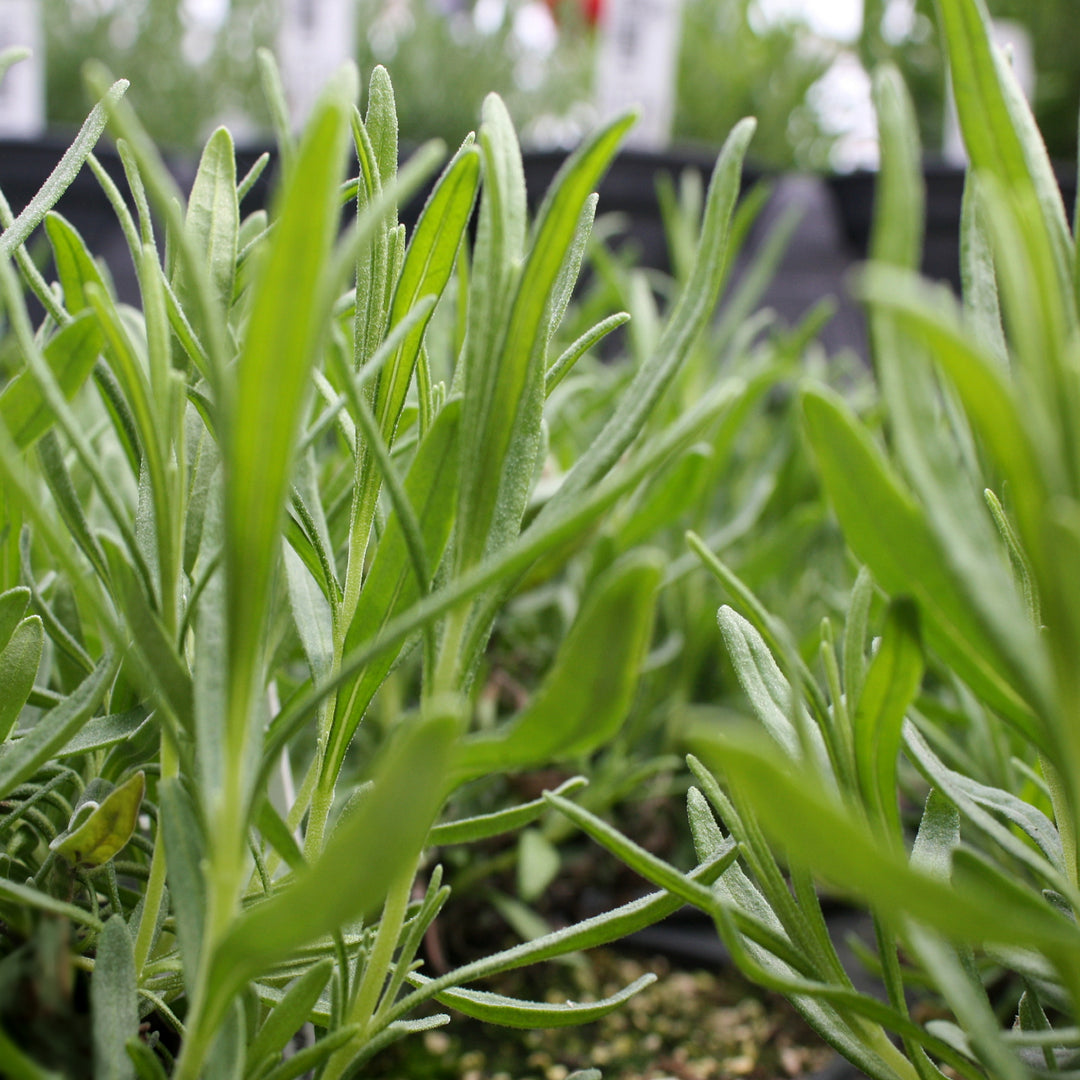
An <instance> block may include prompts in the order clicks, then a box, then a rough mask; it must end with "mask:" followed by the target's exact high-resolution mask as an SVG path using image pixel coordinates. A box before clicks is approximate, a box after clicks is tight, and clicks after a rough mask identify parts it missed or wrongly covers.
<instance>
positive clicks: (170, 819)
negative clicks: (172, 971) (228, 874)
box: [158, 778, 206, 994]
mask: <svg viewBox="0 0 1080 1080" xmlns="http://www.w3.org/2000/svg"><path fill="white" fill-rule="evenodd" d="M158 843H164V845H165V858H166V865H167V867H168V881H169V900H170V904H171V907H172V913H173V916H174V918H175V920H176V936H177V939H178V940H179V942H180V955H181V958H182V959H183V961H184V964H183V974H184V985H185V986H186V987H187V991H188V993H189V994H190V993H193V992H194V989H195V987H196V985H197V984H198V977H199V964H200V962H201V954H202V938H203V919H204V918H205V914H206V883H205V880H204V878H203V866H202V864H203V859H204V858H205V843H204V841H203V833H202V826H201V825H200V824H199V821H198V818H197V816H196V814H195V808H194V806H193V805H192V803H191V798H190V796H189V795H188V793H187V791H186V790H185V789H184V787H183V785H182V784H181V782H180V781H179V780H177V779H174V778H167V779H164V780H162V781H161V783H160V785H159V787H158Z"/></svg>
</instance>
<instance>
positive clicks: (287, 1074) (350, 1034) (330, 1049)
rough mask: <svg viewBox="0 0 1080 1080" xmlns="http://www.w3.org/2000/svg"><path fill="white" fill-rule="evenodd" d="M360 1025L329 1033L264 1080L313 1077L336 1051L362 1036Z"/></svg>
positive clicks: (296, 1054) (267, 1075)
mask: <svg viewBox="0 0 1080 1080" xmlns="http://www.w3.org/2000/svg"><path fill="white" fill-rule="evenodd" d="M360 1031H361V1028H360V1025H359V1024H346V1025H345V1026H344V1027H340V1028H336V1029H335V1030H334V1031H330V1032H327V1034H325V1035H324V1036H323V1037H322V1038H321V1039H319V1041H318V1042H317V1043H316V1044H315V1045H314V1046H308V1047H306V1048H305V1049H303V1050H298V1051H297V1052H296V1053H295V1054H293V1056H292V1057H290V1058H288V1059H287V1060H285V1061H283V1062H282V1063H281V1064H280V1065H278V1066H277V1068H276V1069H273V1070H271V1071H270V1072H268V1073H267V1074H266V1076H265V1077H264V1078H263V1080H296V1077H298V1076H313V1075H315V1070H316V1069H317V1068H318V1067H319V1066H320V1065H321V1064H322V1063H323V1062H324V1061H325V1060H326V1059H327V1058H328V1057H330V1055H331V1054H333V1053H334V1052H335V1051H337V1050H340V1049H341V1048H342V1047H343V1046H346V1045H348V1044H349V1043H350V1042H351V1041H352V1040H353V1039H355V1038H356V1037H357V1035H359V1034H360Z"/></svg>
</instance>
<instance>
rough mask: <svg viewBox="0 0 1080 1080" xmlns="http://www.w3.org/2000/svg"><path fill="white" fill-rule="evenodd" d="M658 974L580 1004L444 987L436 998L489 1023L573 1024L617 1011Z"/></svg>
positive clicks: (419, 979)
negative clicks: (540, 1000)
mask: <svg viewBox="0 0 1080 1080" xmlns="http://www.w3.org/2000/svg"><path fill="white" fill-rule="evenodd" d="M409 981H410V982H412V983H413V984H414V985H416V986H423V985H424V984H425V982H427V981H428V980H427V979H426V978H425V976H423V975H420V974H418V973H415V972H414V973H413V974H412V975H410V976H409ZM655 981H656V976H655V975H653V974H652V973H651V972H650V973H649V974H647V975H642V976H641V977H640V978H637V979H635V980H634V981H633V982H632V983H630V985H629V986H625V987H623V989H622V990H620V991H618V993H615V994H612V995H611V996H610V997H606V998H601V999H600V1000H599V1001H590V1002H587V1003H583V1004H578V1003H577V1002H573V1001H566V1002H562V1003H554V1004H553V1003H550V1002H539V1001H521V1000H520V999H518V998H511V997H506V996H505V995H503V994H493V993H490V992H489V991H487V990H443V991H441V992H440V993H438V994H436V995H435V1000H436V1001H438V1002H439V1003H440V1004H442V1005H448V1006H450V1007H451V1008H453V1009H457V1010H458V1012H462V1013H464V1014H465V1015H466V1016H471V1017H472V1018H473V1019H474V1020H483V1021H484V1023H487V1024H500V1025H502V1026H504V1027H513V1028H556V1027H570V1026H572V1025H575V1024H588V1023H592V1022H593V1021H594V1020H599V1019H600V1018H601V1017H604V1016H607V1015H608V1013H610V1012H614V1011H615V1010H616V1009H617V1008H619V1007H620V1006H621V1005H623V1004H625V1003H626V1002H627V1001H629V1000H630V998H632V997H633V996H634V994H636V993H638V992H639V991H641V990H644V989H645V987H646V986H650V985H652V983H654V982H655Z"/></svg>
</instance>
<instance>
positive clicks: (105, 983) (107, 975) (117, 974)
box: [90, 915, 139, 1080]
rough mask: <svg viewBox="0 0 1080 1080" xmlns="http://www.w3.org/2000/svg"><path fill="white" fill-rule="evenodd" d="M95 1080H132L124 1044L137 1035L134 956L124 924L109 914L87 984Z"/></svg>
mask: <svg viewBox="0 0 1080 1080" xmlns="http://www.w3.org/2000/svg"><path fill="white" fill-rule="evenodd" d="M90 1010H91V1016H92V1019H93V1025H94V1077H95V1080H134V1077H135V1066H134V1063H133V1062H132V1060H131V1058H130V1057H128V1053H127V1043H128V1040H129V1039H132V1038H135V1037H137V1036H138V1034H139V1002H138V996H137V994H136V982H135V953H134V948H133V945H132V942H131V934H130V933H128V928H127V923H125V922H124V920H123V918H122V917H121V916H120V915H113V916H112V918H111V919H109V921H108V922H107V923H106V924H105V929H104V930H102V932H101V936H100V937H99V938H98V942H97V956H96V959H95V961H94V977H93V979H91V981H90Z"/></svg>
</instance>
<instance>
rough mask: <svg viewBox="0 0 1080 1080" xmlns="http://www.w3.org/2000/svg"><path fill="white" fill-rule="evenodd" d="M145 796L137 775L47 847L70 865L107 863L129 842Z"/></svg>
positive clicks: (141, 777) (140, 775)
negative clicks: (70, 863) (74, 827)
mask: <svg viewBox="0 0 1080 1080" xmlns="http://www.w3.org/2000/svg"><path fill="white" fill-rule="evenodd" d="M145 792H146V777H145V775H144V774H143V773H142V771H139V772H137V773H136V774H135V775H134V776H132V777H130V778H129V779H127V780H125V781H124V783H122V784H121V785H120V786H119V787H117V788H113V790H112V791H111V792H109V794H108V795H107V796H106V797H105V798H104V799H103V800H102V801H101V803H100V804H99V805H98V806H97V808H96V809H94V810H93V811H92V812H91V813H90V815H89V816H88V817H86V818H85V819H84V820H83V821H82V822H81V824H79V825H78V827H77V828H76V829H74V831H71V832H64V833H61V834H60V835H59V836H58V837H57V838H56V839H55V840H54V841H53V842H52V843H51V844H50V845H49V846H50V847H51V848H52V849H53V850H54V851H57V852H59V854H61V855H63V856H64V858H65V859H67V860H68V861H69V862H72V863H81V864H82V865H83V866H101V865H103V864H104V863H107V862H108V861H109V860H110V859H111V858H112V857H113V856H114V855H116V854H117V852H119V851H120V850H121V849H122V848H123V847H124V846H125V845H126V844H127V842H128V841H129V840H130V839H131V834H132V833H133V832H134V831H135V822H136V821H137V820H138V816H139V807H140V806H141V805H142V800H143V794H144V793H145ZM83 806H86V804H85V803H84V804H83ZM80 809H81V808H80ZM76 815H79V810H76Z"/></svg>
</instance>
